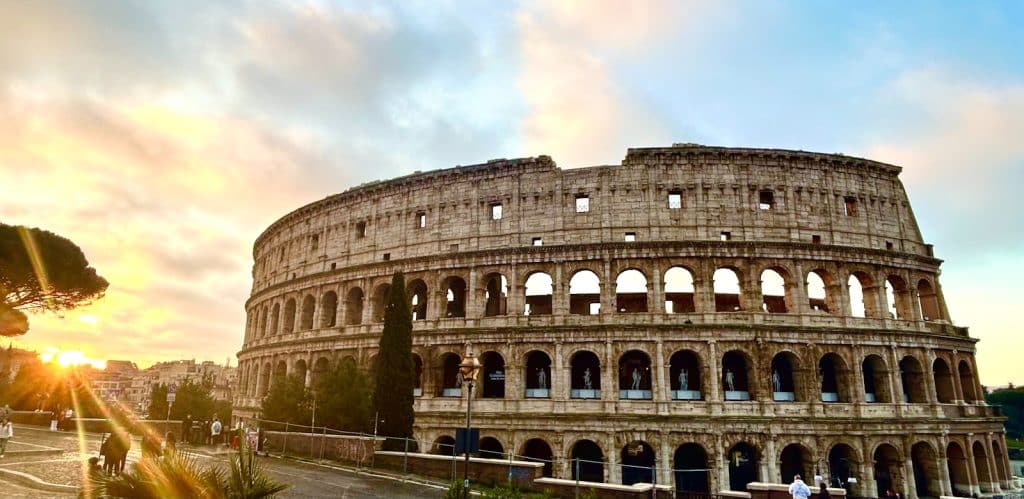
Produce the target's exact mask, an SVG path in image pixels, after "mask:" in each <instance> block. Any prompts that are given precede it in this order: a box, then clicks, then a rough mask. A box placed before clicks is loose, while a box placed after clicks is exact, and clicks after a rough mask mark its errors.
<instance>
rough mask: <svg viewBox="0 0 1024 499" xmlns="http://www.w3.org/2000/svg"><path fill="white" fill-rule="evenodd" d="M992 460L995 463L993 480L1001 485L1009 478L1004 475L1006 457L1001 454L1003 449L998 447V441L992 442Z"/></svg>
mask: <svg viewBox="0 0 1024 499" xmlns="http://www.w3.org/2000/svg"><path fill="white" fill-rule="evenodd" d="M992 460H993V461H994V462H995V463H996V472H995V473H994V475H995V478H996V479H997V480H998V481H1000V482H1003V483H1006V482H1007V481H1009V480H1010V477H1009V476H1007V475H1006V472H1007V470H1006V466H1004V464H1006V462H1007V457H1006V454H1005V453H1004V452H1003V447H1002V446H1001V445H999V440H993V441H992Z"/></svg>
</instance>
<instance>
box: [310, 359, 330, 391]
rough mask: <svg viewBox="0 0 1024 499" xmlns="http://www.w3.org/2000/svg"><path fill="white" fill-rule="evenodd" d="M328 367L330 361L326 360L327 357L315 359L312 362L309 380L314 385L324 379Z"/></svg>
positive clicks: (328, 369)
mask: <svg viewBox="0 0 1024 499" xmlns="http://www.w3.org/2000/svg"><path fill="white" fill-rule="evenodd" d="M330 369H331V361H329V360H327V357H320V358H319V359H316V362H314V363H313V376H312V377H313V379H312V380H311V381H312V384H313V386H314V387H315V386H317V385H318V384H319V383H320V381H322V380H323V379H324V376H326V375H327V373H328V371H330Z"/></svg>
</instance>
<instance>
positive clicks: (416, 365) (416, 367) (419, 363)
mask: <svg viewBox="0 0 1024 499" xmlns="http://www.w3.org/2000/svg"><path fill="white" fill-rule="evenodd" d="M412 368H413V372H414V373H415V374H416V380H415V384H414V385H413V388H412V396H413V397H419V396H422V395H423V359H421V358H420V356H419V355H418V354H415V353H414V354H412Z"/></svg>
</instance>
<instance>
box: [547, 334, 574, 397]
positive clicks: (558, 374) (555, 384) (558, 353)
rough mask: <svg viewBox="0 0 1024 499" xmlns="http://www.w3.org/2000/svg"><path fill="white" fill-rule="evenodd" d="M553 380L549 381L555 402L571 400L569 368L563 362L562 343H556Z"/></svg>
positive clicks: (552, 372)
mask: <svg viewBox="0 0 1024 499" xmlns="http://www.w3.org/2000/svg"><path fill="white" fill-rule="evenodd" d="M551 367H552V369H551V379H550V380H549V381H548V382H549V383H551V398H552V399H554V400H568V399H569V385H570V383H571V381H570V380H569V375H568V373H569V368H568V366H566V365H565V362H563V361H562V342H561V341H556V342H555V358H554V359H552V366H551Z"/></svg>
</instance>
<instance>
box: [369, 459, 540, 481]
mask: <svg viewBox="0 0 1024 499" xmlns="http://www.w3.org/2000/svg"><path fill="white" fill-rule="evenodd" d="M453 459H454V460H455V463H454V465H453V463H452V460H453ZM469 461H470V463H469V481H470V482H472V483H482V484H487V485H501V486H505V485H508V480H509V475H510V474H511V476H512V485H513V486H514V487H516V488H519V489H536V487H535V486H534V482H535V481H536V479H538V478H540V477H541V476H542V475H543V473H544V465H543V464H542V463H534V462H530V461H508V460H507V459H484V458H480V457H474V458H470V460H469ZM465 464H466V460H465V457H464V456H455V457H452V456H439V455H437V454H420V453H415V452H410V453H409V454H408V455H406V454H405V453H404V452H388V451H378V452H377V455H376V457H375V459H374V466H375V467H378V468H386V469H390V470H395V471H403V470H404V471H406V472H407V473H412V474H415V475H421V476H426V477H432V478H438V479H441V480H444V481H449V480H451V479H452V469H453V467H454V470H455V478H456V479H458V480H462V476H463V473H464V469H465Z"/></svg>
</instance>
